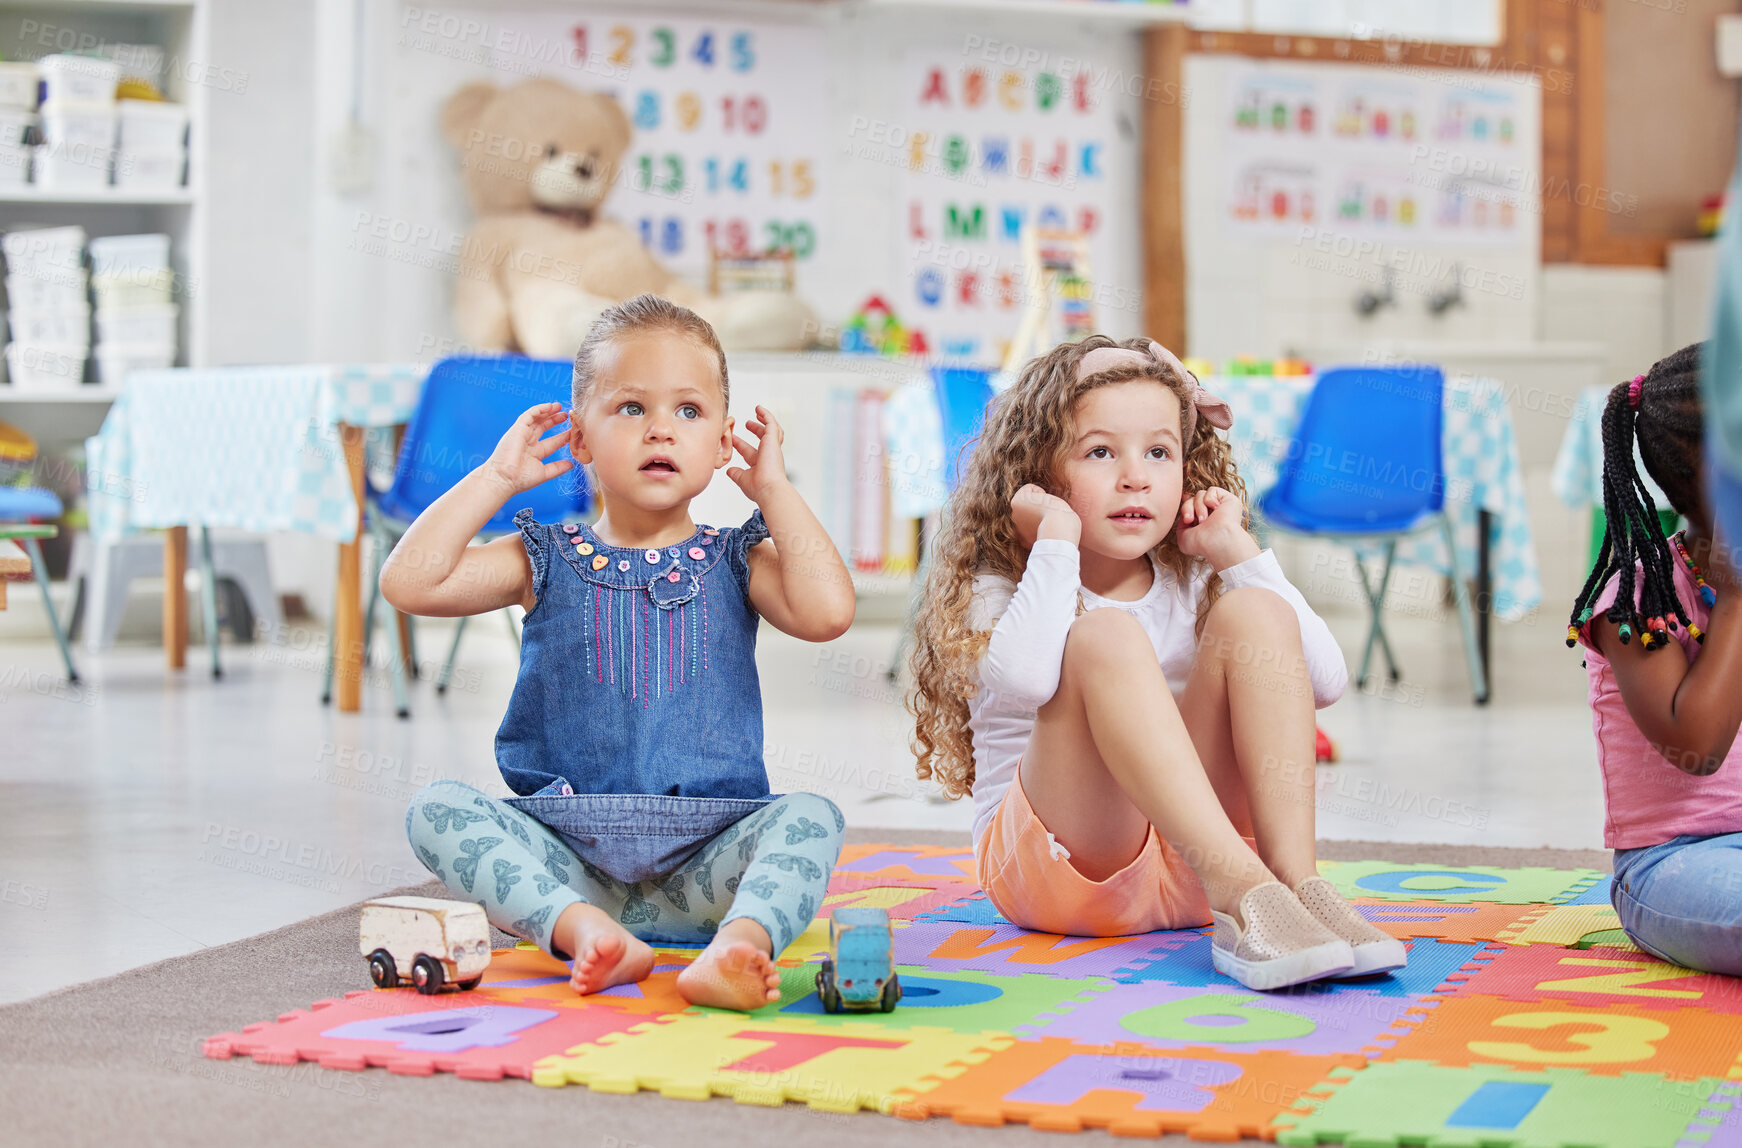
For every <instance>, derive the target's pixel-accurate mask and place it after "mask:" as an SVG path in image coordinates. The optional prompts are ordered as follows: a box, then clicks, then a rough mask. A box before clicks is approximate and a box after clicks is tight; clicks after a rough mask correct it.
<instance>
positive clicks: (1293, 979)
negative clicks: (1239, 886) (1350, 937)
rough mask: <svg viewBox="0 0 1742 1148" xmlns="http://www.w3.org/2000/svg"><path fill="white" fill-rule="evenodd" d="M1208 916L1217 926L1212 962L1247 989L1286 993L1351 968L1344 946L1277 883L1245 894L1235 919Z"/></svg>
mask: <svg viewBox="0 0 1742 1148" xmlns="http://www.w3.org/2000/svg"><path fill="white" fill-rule="evenodd" d="M1210 916H1211V917H1212V918H1213V919H1214V921H1215V923H1216V931H1215V933H1214V934H1213V935H1212V936H1211V938H1210V961H1211V963H1212V964H1214V965H1215V966H1216V971H1217V972H1219V973H1221V974H1222V975H1223V976H1228V977H1233V978H1234V979H1235V980H1237V981H1239V982H1240V983H1241V984H1243V985H1245V986H1246V987H1247V988H1249V989H1258V990H1259V991H1261V992H1262V991H1267V990H1270V989H1281V988H1287V987H1288V986H1289V985H1298V984H1300V983H1301V982H1302V981H1316V980H1318V979H1319V978H1321V977H1328V976H1334V975H1336V974H1337V973H1343V972H1347V971H1348V970H1349V969H1351V968H1353V967H1354V964H1355V955H1354V953H1353V952H1351V951H1350V948H1349V942H1347V941H1345V940H1342V939H1341V938H1339V937H1338V936H1337V935H1336V934H1335V933H1333V932H1331V931H1330V930H1329V929H1327V928H1325V927H1324V926H1323V925H1321V924H1319V923H1318V921H1317V920H1315V919H1314V917H1313V915H1312V914H1311V913H1310V912H1308V911H1307V909H1306V906H1304V905H1302V904H1301V903H1300V899H1299V898H1297V897H1296V896H1295V895H1294V894H1293V893H1291V892H1289V890H1288V886H1286V885H1284V884H1283V883H1282V882H1280V881H1266V882H1265V883H1264V884H1262V885H1255V886H1253V887H1252V888H1251V889H1248V890H1247V891H1246V895H1245V896H1244V897H1241V898H1240V906H1239V919H1238V920H1236V919H1235V918H1234V917H1230V916H1229V915H1228V914H1226V913H1217V912H1214V911H1212V912H1211V914H1210ZM1242 922H1244V924H1242Z"/></svg>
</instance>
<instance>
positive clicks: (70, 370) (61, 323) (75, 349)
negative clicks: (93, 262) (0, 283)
mask: <svg viewBox="0 0 1742 1148" xmlns="http://www.w3.org/2000/svg"><path fill="white" fill-rule="evenodd" d="M84 249H85V229H84V228H82V227H45V228H35V229H26V230H19V231H9V232H7V233H6V234H5V235H4V236H0V252H3V253H4V254H5V257H6V272H7V274H6V296H7V304H8V310H7V316H6V319H7V327H8V328H9V335H10V339H11V341H10V342H9V343H8V344H7V347H6V368H7V375H8V377H9V379H10V385H11V386H13V387H14V388H17V389H18V390H20V391H22V390H29V391H55V390H68V389H72V388H76V387H77V386H78V385H79V384H80V383H81V382H83V381H84V374H85V360H86V359H87V358H88V357H89V356H90V346H91V310H90V303H89V301H88V300H87V298H86V295H85V282H86V273H85V269H84V266H83V261H84Z"/></svg>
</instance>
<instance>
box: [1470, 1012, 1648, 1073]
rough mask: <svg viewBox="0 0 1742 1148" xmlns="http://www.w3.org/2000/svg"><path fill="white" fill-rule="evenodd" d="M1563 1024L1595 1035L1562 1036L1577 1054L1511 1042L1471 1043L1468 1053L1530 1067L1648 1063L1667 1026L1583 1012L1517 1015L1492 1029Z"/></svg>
mask: <svg viewBox="0 0 1742 1148" xmlns="http://www.w3.org/2000/svg"><path fill="white" fill-rule="evenodd" d="M1564 1024H1577V1025H1584V1026H1588V1027H1594V1028H1596V1029H1597V1030H1598V1031H1596V1032H1569V1033H1565V1034H1564V1039H1565V1041H1566V1043H1568V1044H1576V1045H1579V1046H1581V1047H1580V1049H1579V1050H1578V1051H1571V1050H1561V1051H1554V1050H1547V1049H1540V1048H1536V1047H1534V1046H1533V1045H1529V1044H1525V1043H1521V1042H1514V1041H1492V1040H1473V1041H1471V1042H1470V1044H1469V1049H1470V1051H1471V1052H1473V1053H1475V1054H1476V1055H1477V1056H1483V1057H1488V1058H1490V1059H1492V1060H1518V1061H1528V1062H1529V1063H1531V1064H1569V1065H1570V1064H1625V1063H1631V1062H1633V1061H1636V1060H1650V1059H1651V1058H1652V1057H1654V1056H1656V1055H1657V1042H1658V1041H1660V1040H1662V1039H1663V1038H1664V1037H1666V1036H1668V1035H1669V1026H1668V1025H1667V1024H1662V1023H1660V1022H1658V1021H1655V1020H1647V1019H1645V1018H1644V1017H1637V1016H1596V1015H1593V1014H1591V1013H1583V1012H1517V1013H1509V1014H1507V1015H1506V1016H1503V1017H1499V1018H1497V1019H1496V1020H1495V1021H1494V1027H1496V1028H1534V1029H1549V1028H1558V1027H1560V1026H1561V1025H1564Z"/></svg>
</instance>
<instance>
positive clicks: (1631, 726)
mask: <svg viewBox="0 0 1742 1148" xmlns="http://www.w3.org/2000/svg"><path fill="white" fill-rule="evenodd" d="M1671 561H1672V563H1673V564H1674V567H1675V589H1676V597H1678V598H1680V599H1681V603H1682V608H1683V609H1684V610H1685V611H1686V612H1687V615H1688V617H1690V618H1692V619H1693V621H1694V625H1696V626H1698V627H1699V628H1700V629H1701V630H1704V629H1705V628H1706V619H1707V617H1708V615H1709V614H1710V613H1711V612H1710V611H1709V610H1707V609H1706V604H1705V603H1704V602H1702V601H1701V600H1700V594H1699V587H1698V586H1696V585H1695V584H1694V580H1693V578H1692V576H1690V575H1689V574H1688V569H1687V567H1686V566H1685V565H1683V564H1682V560H1681V558H1680V557H1679V556H1676V555H1674V554H1673V553H1672V555H1671ZM1620 581H1621V576H1620V575H1619V574H1617V575H1615V576H1614V577H1613V578H1611V579H1610V580H1609V583H1608V585H1606V586H1604V588H1603V592H1602V594H1600V595H1599V596H1598V598H1597V601H1596V602H1595V603H1593V605H1592V607H1591V611H1592V617H1594V618H1595V617H1600V616H1602V614H1603V611H1605V610H1607V609H1608V608H1609V607H1610V606H1611V605H1613V604H1614V602H1615V596H1616V594H1617V593H1618V592H1619V591H1620ZM1643 581H1644V575H1643V573H1641V572H1638V571H1636V572H1635V575H1634V600H1635V601H1636V602H1637V601H1638V590H1639V586H1640V584H1641V583H1642V582H1643ZM1580 636H1581V637H1582V638H1584V637H1585V634H1584V632H1583V631H1581V635H1580ZM1671 637H1673V638H1674V639H1675V640H1676V641H1677V642H1679V643H1681V648H1682V651H1683V652H1684V653H1685V654H1686V655H1687V658H1688V661H1689V663H1690V664H1691V663H1692V662H1693V660H1694V659H1695V658H1697V657H1699V656H1700V644H1699V643H1698V642H1696V641H1694V639H1693V638H1691V637H1689V636H1688V632H1687V629H1686V627H1683V626H1680V625H1678V626H1677V627H1676V629H1675V632H1674V633H1673V634H1672V635H1671ZM1633 640H1634V641H1636V642H1637V641H1638V640H1639V639H1638V638H1637V637H1635V638H1634V639H1633ZM1648 656H1650V657H1674V656H1675V655H1673V654H1671V653H1670V652H1669V651H1668V650H1667V649H1664V650H1657V651H1654V652H1653V653H1652V654H1650V655H1648ZM1585 672H1586V674H1587V675H1588V677H1589V678H1590V683H1591V696H1590V703H1591V725H1592V728H1593V729H1595V731H1596V734H1597V762H1598V764H1599V765H1601V766H1602V768H1603V803H1604V805H1605V806H1606V807H1607V809H1608V814H1607V816H1606V817H1605V819H1604V824H1603V845H1604V847H1605V848H1608V849H1639V848H1643V847H1644V846H1647V845H1659V844H1662V843H1663V842H1665V841H1668V840H1669V839H1670V838H1672V837H1680V836H1682V835H1684V834H1695V835H1699V836H1709V835H1711V834H1715V833H1736V832H1742V737H1739V738H1737V739H1736V742H1735V744H1733V745H1732V746H1731V747H1730V753H1729V756H1727V757H1726V758H1724V764H1723V765H1721V766H1719V767H1718V771H1717V772H1716V773H1712V774H1708V775H1707V776H1705V777H1697V776H1695V775H1693V774H1691V773H1684V772H1682V771H1681V770H1679V769H1677V768H1676V767H1675V766H1674V765H1671V764H1670V762H1669V761H1668V759H1666V758H1665V757H1664V756H1663V755H1662V754H1661V753H1659V752H1657V750H1655V749H1653V748H1651V743H1650V742H1648V741H1647V740H1646V739H1645V734H1643V733H1641V732H1640V729H1639V726H1638V725H1636V724H1635V723H1634V721H1633V715H1632V714H1629V713H1628V712H1627V705H1626V703H1625V702H1623V701H1622V700H1621V688H1620V686H1618V685H1617V684H1616V682H1615V669H1614V667H1613V666H1611V665H1610V664H1609V659H1608V658H1605V657H1604V656H1603V655H1602V654H1601V653H1600V652H1598V650H1597V649H1596V647H1595V646H1593V645H1591V643H1590V641H1589V639H1588V638H1586V640H1585Z"/></svg>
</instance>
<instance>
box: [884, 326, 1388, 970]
mask: <svg viewBox="0 0 1742 1148" xmlns="http://www.w3.org/2000/svg"><path fill="white" fill-rule="evenodd" d="M1231 423H1232V415H1231V412H1230V411H1229V409H1228V406H1227V404H1226V403H1224V402H1222V401H1221V400H1220V399H1217V398H1215V397H1214V396H1212V395H1210V394H1208V393H1207V392H1205V391H1204V390H1203V389H1202V388H1201V387H1200V386H1198V383H1197V380H1196V378H1195V377H1194V376H1192V375H1191V374H1190V373H1189V372H1188V371H1186V370H1185V368H1184V367H1183V366H1181V364H1180V362H1179V360H1178V359H1176V358H1175V357H1174V356H1173V355H1172V354H1171V353H1169V352H1168V351H1166V350H1165V349H1163V348H1162V347H1161V346H1160V345H1158V344H1156V343H1154V342H1152V341H1150V340H1147V339H1132V340H1128V341H1126V342H1124V343H1117V342H1115V341H1114V340H1112V339H1110V338H1108V337H1106V336H1104V335H1093V336H1090V337H1089V338H1087V339H1085V340H1083V341H1081V342H1078V343H1067V344H1063V345H1061V346H1058V347H1055V348H1053V350H1051V351H1049V352H1048V353H1047V354H1045V355H1042V356H1040V357H1039V358H1037V359H1035V360H1033V361H1032V362H1030V363H1029V364H1028V365H1027V366H1026V367H1025V368H1024V369H1023V371H1022V374H1021V377H1020V378H1019V379H1018V380H1017V381H1016V383H1015V385H1014V386H1013V387H1012V388H1011V389H1010V390H1008V391H1006V392H1005V393H1004V394H1002V395H1000V396H998V397H997V398H996V399H995V400H994V402H993V405H992V407H991V408H990V409H989V411H988V413H987V416H986V425H985V430H984V432H983V434H982V437H981V439H980V441H979V444H978V446H977V447H976V449H975V451H974V453H973V456H972V458H971V459H970V460H969V462H968V465H967V470H966V473H965V475H964V477H963V479H962V481H961V483H960V485H959V486H958V488H957V490H956V493H955V495H954V497H953V499H952V501H951V504H950V508H949V511H948V514H947V516H946V519H947V524H946V526H945V528H944V531H943V533H942V536H941V538H940V540H939V542H938V549H937V559H936V561H935V562H934V564H933V566H932V571H931V574H930V578H929V581H928V583H927V586H926V595H925V599H924V604H923V606H922V608H921V612H920V616H919V618H918V621H917V631H918V632H917V638H916V643H915V648H914V654H913V671H914V680H915V685H914V689H913V692H912V693H911V694H910V696H909V706H910V708H911V709H912V710H913V712H914V715H915V717H916V719H917V724H916V733H915V749H916V750H917V752H918V757H919V761H918V769H919V775H920V777H922V778H935V779H936V780H937V781H938V782H940V783H941V784H942V786H943V788H944V790H945V792H946V793H948V794H950V795H951V796H954V797H960V796H963V795H965V794H972V796H973V799H974V855H975V859H976V862H977V864H978V868H979V876H980V882H981V884H982V885H983V886H984V887H985V890H986V893H987V896H988V897H989V898H990V899H991V900H992V902H993V904H994V905H995V906H997V908H998V909H999V911H1000V912H1002V913H1003V914H1004V915H1005V916H1006V917H1008V918H1009V919H1010V920H1012V921H1014V922H1015V923H1016V924H1018V925H1022V926H1024V927H1026V928H1031V929H1037V930H1041V931H1045V932H1054V933H1066V934H1075V935H1090V936H1120V935H1128V934H1134V933H1143V932H1148V931H1150V930H1153V929H1179V928H1190V927H1198V926H1203V925H1207V924H1211V923H1213V924H1214V925H1215V934H1214V937H1213V938H1212V947H1211V954H1212V960H1213V961H1214V964H1215V967H1216V969H1217V970H1218V971H1220V972H1222V973H1224V974H1226V975H1228V976H1231V977H1233V978H1234V979H1235V980H1237V981H1239V982H1240V983H1241V984H1243V985H1245V986H1247V987H1249V988H1255V989H1273V988H1281V987H1284V986H1286V985H1291V984H1298V983H1300V982H1302V981H1309V980H1315V979H1318V978H1321V977H1337V976H1357V975H1365V974H1369V973H1378V972H1382V971H1385V970H1388V969H1393V968H1398V967H1400V966H1402V965H1403V964H1404V961H1405V951H1404V948H1403V945H1402V944H1401V943H1400V942H1398V941H1396V940H1394V939H1392V938H1391V937H1389V936H1387V935H1386V934H1385V933H1383V932H1380V931H1379V930H1378V929H1375V928H1374V927H1373V926H1371V925H1369V924H1367V923H1366V922H1365V921H1364V920H1363V919H1362V918H1361V917H1360V916H1359V915H1358V914H1357V913H1356V912H1355V911H1354V909H1353V908H1351V907H1350V906H1349V905H1348V903H1347V902H1345V901H1344V900H1343V899H1342V898H1341V897H1340V896H1339V895H1338V894H1337V892H1336V890H1335V889H1334V888H1333V887H1332V886H1331V885H1330V883H1329V882H1327V881H1325V880H1324V879H1323V878H1322V877H1320V876H1318V872H1317V867H1316V858H1315V853H1314V846H1315V834H1314V829H1313V815H1314V809H1313V796H1314V771H1313V764H1314V720H1313V711H1314V709H1315V707H1320V706H1326V705H1329V704H1331V703H1332V702H1334V701H1335V700H1336V699H1337V698H1338V697H1340V696H1341V695H1342V692H1343V688H1344V686H1345V685H1346V684H1347V681H1348V670H1347V668H1346V667H1345V666H1344V663H1343V657H1342V653H1341V651H1340V650H1339V649H1338V648H1337V644H1336V642H1335V640H1334V639H1333V638H1332V637H1331V634H1330V631H1329V630H1328V629H1327V628H1326V626H1325V624H1324V622H1323V621H1322V620H1320V619H1319V617H1318V616H1317V615H1316V614H1314V613H1313V611H1312V609H1311V608H1310V607H1309V606H1308V605H1307V604H1306V601H1305V600H1304V599H1303V598H1302V597H1301V596H1300V593H1299V592H1298V591H1297V590H1296V589H1295V588H1294V587H1293V586H1291V585H1290V584H1289V582H1288V580H1287V579H1286V578H1285V577H1284V576H1283V574H1282V571H1281V568H1280V567H1279V566H1278V564H1277V561H1276V557H1275V555H1274V554H1272V553H1271V552H1270V551H1268V550H1261V549H1260V548H1259V546H1258V543H1257V542H1256V541H1255V540H1254V539H1253V537H1252V535H1251V534H1250V533H1248V532H1247V530H1246V527H1245V523H1244V516H1245V512H1244V507H1243V501H1244V498H1245V493H1246V492H1245V485H1244V483H1242V482H1241V480H1240V476H1239V474H1238V473H1237V471H1236V470H1235V467H1234V463H1233V459H1232V456H1231V454H1230V452H1229V447H1228V443H1227V441H1226V440H1225V439H1223V438H1222V437H1221V436H1219V435H1217V434H1216V428H1218V427H1221V428H1224V429H1225V428H1227V427H1228V426H1230V425H1231Z"/></svg>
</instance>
